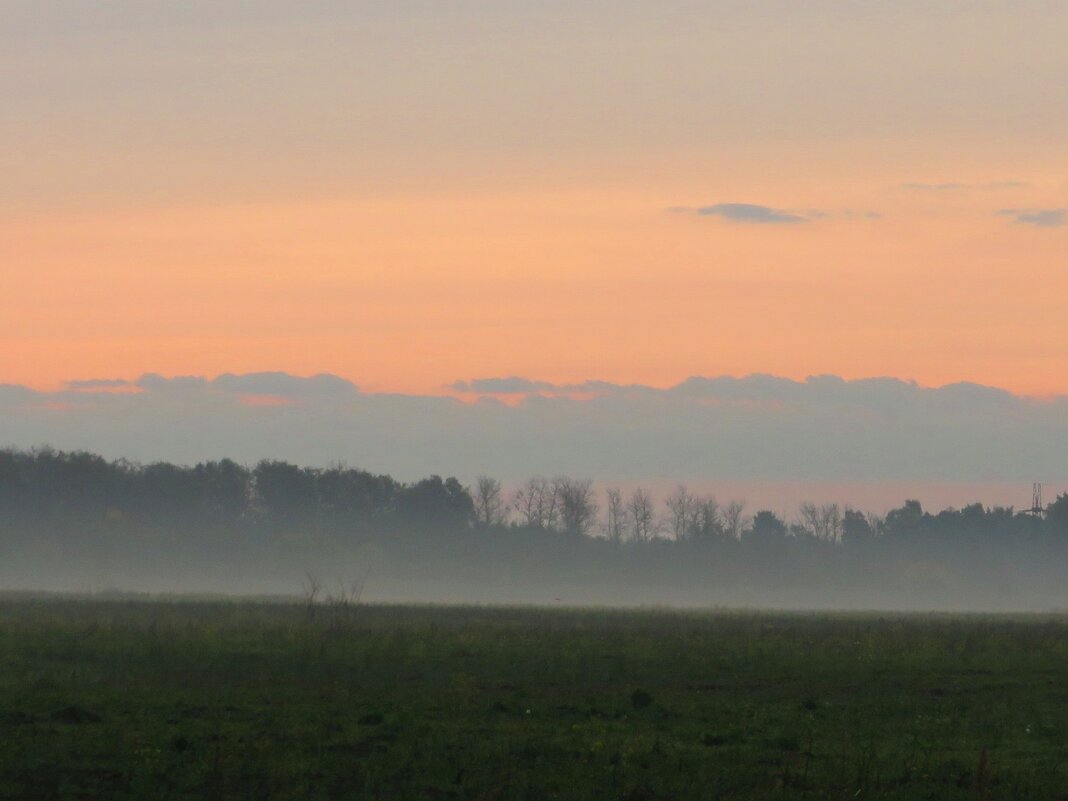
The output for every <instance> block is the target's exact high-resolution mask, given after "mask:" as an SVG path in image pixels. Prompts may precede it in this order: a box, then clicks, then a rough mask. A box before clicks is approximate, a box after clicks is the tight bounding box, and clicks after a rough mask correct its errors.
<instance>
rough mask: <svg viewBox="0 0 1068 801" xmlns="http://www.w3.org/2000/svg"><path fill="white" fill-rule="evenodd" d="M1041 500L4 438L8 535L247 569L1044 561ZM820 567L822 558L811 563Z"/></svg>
mask: <svg viewBox="0 0 1068 801" xmlns="http://www.w3.org/2000/svg"><path fill="white" fill-rule="evenodd" d="M1042 512H1043V513H1042V514H1039V515H1033V514H1030V510H1028V512H1027V513H1019V512H1016V511H1015V510H1014V509H1012V508H1005V507H994V508H988V507H984V506H983V505H981V504H978V503H976V504H972V505H970V506H966V507H964V508H963V509H946V510H943V511H941V512H938V513H934V514H932V513H929V512H927V511H925V510H924V509H923V508H922V507H921V506H920V504H919V502H918V501H914V500H910V501H906V502H905V503H904V504H903V505H902V506H901V507H899V508H896V509H893V510H891V511H890V512H888V513H887V514H886V515H885V516H879V515H874V514H869V513H864V512H861V511H859V510H856V509H853V508H850V507H841V506H839V505H837V504H833V503H831V504H814V503H804V504H801V506H800V507H799V509H798V510H797V513H796V515H795V516H794V517H793V518H792V519H784V518H783V517H781V516H780V515H778V514H776V513H774V512H772V511H769V510H766V509H757V510H755V511H754V513H752V514H747V513H746V507H745V504H744V502H742V501H738V500H732V501H729V502H725V503H721V502H719V501H718V500H717V499H716V498H714V497H712V496H710V495H698V494H695V493H693V492H691V491H690V490H689V489H687V488H686V487H685V486H682V485H680V486H678V487H676V488H675V489H674V490H673V491H671V492H670V493H668V494H667V495H666V496H665V497H663V498H662V499H660V500H659V501H657V500H655V499H654V497H653V495H652V494H651V493H650V492H649V491H648V490H647V489H645V488H641V487H638V488H632V489H630V490H629V491H624V490H623V489H621V488H619V487H607V488H604V489H603V490H601V491H598V490H597V489H596V488H595V486H594V484H593V482H592V481H590V480H588V479H576V478H571V477H567V476H558V477H554V478H546V477H534V478H531V479H529V480H528V481H526V482H525V483H523V484H522V485H521V486H519V487H517V488H515V489H514V491H511V492H509V491H508V490H506V489H505V488H504V487H503V486H502V485H501V483H500V482H499V481H498V480H496V479H494V478H490V477H486V476H483V477H480V478H479V479H477V481H476V482H475V483H474V484H473V485H472V486H465V485H463V484H462V483H461V482H460V481H459V480H457V479H456V478H452V477H448V478H442V477H440V476H431V477H429V478H425V479H422V480H420V481H414V482H400V481H397V480H395V479H393V478H391V477H390V476H386V475H376V474H374V473H370V472H367V471H364V470H358V469H354V468H350V467H345V466H343V465H334V466H331V467H327V468H309V467H300V466H297V465H293V464H290V463H288V462H283V461H274V460H265V461H262V462H260V463H259V464H257V465H255V466H254V467H252V468H248V467H245V466H242V465H240V464H237V463H235V462H233V461H231V460H228V459H223V460H220V461H213V462H203V463H201V464H197V465H194V466H179V465H174V464H168V463H165V462H159V463H153V464H136V463H133V462H129V461H125V460H117V461H108V460H106V459H103V458H101V457H100V456H97V455H94V454H91V453H85V452H62V451H55V450H51V449H48V448H42V449H37V450H31V451H24V450H0V545H3V546H25V547H26V548H30V549H33V552H35V553H38V554H44V555H45V556H47V555H48V554H60V555H62V554H64V553H67V554H83V555H84V554H89V555H90V556H93V555H94V554H95V556H94V557H93V558H97V559H100V560H103V559H105V557H106V558H107V559H110V560H115V559H119V558H120V557H121V556H122V555H123V554H125V553H130V554H132V553H134V552H137V553H139V554H140V557H139V558H140V559H141V561H142V562H144V561H145V560H148V559H152V558H155V559H156V560H157V561H158V560H159V559H161V558H164V559H171V558H174V559H178V557H179V556H181V555H182V554H184V555H185V556H184V557H182V558H187V559H201V560H209V561H220V562H226V563H227V564H234V563H241V564H242V565H243V566H245V567H248V566H249V565H252V564H254V563H255V558H256V556H257V554H262V553H267V552H268V551H270V552H272V553H277V552H279V550H278V549H281V550H282V552H284V554H286V555H287V556H286V558H292V559H297V558H302V557H301V556H300V555H301V554H303V553H307V552H311V551H315V552H316V553H319V554H320V556H321V557H322V558H324V559H328V558H333V557H330V556H329V554H335V555H337V554H343V553H345V549H346V548H351V547H352V546H354V545H356V546H358V545H360V544H361V543H363V544H367V543H374V544H375V545H376V547H378V548H379V549H380V550H381V549H385V550H384V551H383V553H386V554H387V555H388V556H389V557H390V558H391V559H393V560H395V561H403V562H404V563H406V564H408V563H410V564H416V563H419V561H420V560H423V561H424V562H426V563H427V564H430V563H431V562H433V561H434V560H439V561H440V560H441V559H452V560H456V561H458V562H461V563H463V564H465V565H468V566H470V565H475V564H484V565H497V566H498V567H495V568H492V569H493V570H498V568H499V569H500V570H505V571H507V570H510V569H511V567H509V565H514V564H519V563H522V564H523V565H525V566H526V569H529V570H531V571H536V570H540V571H542V573H541V574H540V575H543V576H549V577H555V576H557V575H559V574H560V572H561V571H560V568H561V565H569V566H570V567H574V566H575V565H578V564H579V563H580V562H582V560H586V563H587V564H589V565H602V566H604V565H607V564H608V563H609V562H611V561H612V560H615V564H616V565H617V567H618V569H619V570H620V571H622V572H621V575H624V574H625V575H630V576H632V577H633V576H634V575H636V574H635V573H634V572H633V571H634V570H635V569H637V568H636V567H635V565H634V564H633V563H632V561H627V560H629V559H631V558H632V557H631V556H625V557H624V555H626V554H630V555H632V556H633V557H634V558H639V557H640V558H641V559H643V560H646V565H647V566H648V565H653V564H654V563H656V564H660V565H661V567H660V568H657V569H656V570H659V571H660V573H658V575H665V576H666V575H669V574H670V575H674V574H672V572H671V571H673V570H676V568H675V567H670V565H669V563H671V562H672V560H674V561H675V562H678V565H679V566H678V568H677V570H678V571H683V572H678V575H683V574H684V570H691V569H697V567H696V566H697V565H699V564H702V565H704V566H705V567H703V568H701V569H707V570H713V569H719V570H721V571H723V574H724V575H723V577H721V580H724V581H730V580H741V578H740V577H745V576H753V575H758V576H759V575H764V576H765V577H767V576H772V575H774V576H776V577H781V576H784V575H785V576H791V577H794V578H796V577H799V576H806V575H807V576H809V577H810V579H808V580H811V581H823V580H824V579H823V578H822V576H824V575H825V574H826V573H827V572H828V571H831V572H833V571H839V572H841V571H844V570H845V569H846V568H844V567H842V565H843V564H845V562H842V560H841V558H840V557H838V556H835V554H839V555H841V556H843V557H844V556H849V557H850V559H853V560H854V561H853V562H850V563H849V564H852V565H853V567H852V568H849V569H850V570H854V571H855V570H856V569H857V567H856V565H857V564H860V562H856V559H860V560H861V562H863V564H865V565H866V566H865V567H864V570H868V571H872V570H875V571H892V570H898V571H899V574H901V575H906V574H907V575H908V576H915V575H924V576H929V575H936V576H944V575H948V572H947V571H954V570H960V569H964V568H963V567H962V566H966V567H967V569H968V570H980V569H981V570H987V571H989V570H991V569H992V568H991V567H990V566H991V565H992V564H994V563H995V562H996V561H997V560H1002V561H1004V560H1010V561H1011V560H1016V561H1020V560H1021V559H1030V560H1031V563H1033V564H1031V566H1029V567H1028V570H1031V569H1032V567H1033V568H1034V569H1036V570H1048V569H1050V567H1049V566H1050V564H1052V562H1051V559H1053V558H1054V557H1050V556H1049V554H1050V553H1052V552H1049V551H1048V550H1047V551H1042V550H1041V549H1042V548H1048V546H1049V545H1050V544H1051V543H1053V544H1060V543H1068V494H1066V495H1061V496H1059V497H1058V498H1056V499H1055V500H1054V501H1053V502H1052V503H1050V504H1049V505H1048V507H1047V508H1046V509H1045V510H1042ZM1058 547H1060V546H1059V545H1058ZM591 548H592V549H593V550H590V549H591ZM10 552H12V551H10V549H9V553H10ZM612 553H617V554H620V555H621V556H619V557H618V558H617V557H616V556H612V555H611V554H612ZM1057 553H1058V554H1059V553H1060V551H1058V552H1057ZM672 554H674V556H673V555H672ZM697 554H703V555H701V556H699V557H698V556H696V555H697ZM153 555H154V556H153ZM161 555H165V556H161ZM850 555H851V556H850ZM42 558H43V557H42ZM78 558H80V557H78ZM1056 558H1060V557H1059V556H1057V557H1056ZM784 559H786V560H787V561H786V562H784V561H783V560H784ZM620 560H622V561H620ZM657 560H659V561H657ZM791 560H792V561H791ZM991 560H994V561H993V562H992V561H991ZM1029 564H1030V563H1029ZM665 565H667V566H666V567H665ZM709 565H712V566H716V565H718V566H719V567H715V568H710V567H709ZM813 565H823V567H822V568H820V570H823V571H824V572H823V573H816V574H813V573H812V572H811V571H812V570H813V569H814V568H813V567H812V566H813ZM487 569H490V568H487ZM605 569H607V568H605ZM613 569H616V568H613ZM648 569H649V570H650V571H652V572H656V571H655V570H653V568H651V567H649V568H648ZM627 571H630V572H627ZM806 571H808V572H806ZM940 571H941V572H940ZM531 575H533V573H532V574H531ZM685 575H687V576H689V575H691V574H690V573H685ZM1021 575H1022V574H1021ZM812 576H816V578H812ZM686 580H691V579H686ZM776 580H778V578H777V579H776ZM910 580H911V579H910Z"/></svg>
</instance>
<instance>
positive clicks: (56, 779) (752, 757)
mask: <svg viewBox="0 0 1068 801" xmlns="http://www.w3.org/2000/svg"><path fill="white" fill-rule="evenodd" d="M1066 733H1068V618H1063V617H1059V616H1053V615H1046V616H1037V615H1036V616H996V617H992V616H981V615H876V614H815V613H813V614H797V613H769V612H764V613H757V612H737V611H710V612H678V611H667V610H642V611H622V610H595V609H534V608H501V607H497V608H490V607H485V608H480V607H434V606H387V605H368V604H364V605H348V606H341V605H338V606H334V607H330V606H325V605H324V606H318V607H308V606H306V605H303V604H301V603H297V602H281V601H273V602H267V601H259V602H253V601H227V600H201V601H181V602H179V601H164V600H131V599H111V600H101V599H73V598H64V597H7V598H4V599H0V798H5V799H7V798H11V799H349V798H351V799H487V800H489V799H531V800H533V799H591V801H592V800H593V799H597V801H604V800H605V799H627V800H629V801H639V800H640V799H765V798H766V799H823V798H827V799H855V798H870V799H874V798H879V799H991V800H993V799H1014V800H1018V799H1053V798H1068V760H1066V757H1068V747H1066V743H1068V737H1066Z"/></svg>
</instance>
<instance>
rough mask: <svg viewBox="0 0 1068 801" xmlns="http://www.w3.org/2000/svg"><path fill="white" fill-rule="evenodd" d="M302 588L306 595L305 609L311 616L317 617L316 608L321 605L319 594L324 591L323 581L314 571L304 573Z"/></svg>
mask: <svg viewBox="0 0 1068 801" xmlns="http://www.w3.org/2000/svg"><path fill="white" fill-rule="evenodd" d="M300 588H301V590H302V594H303V596H304V611H305V613H306V614H307V615H308V617H309V618H312V617H315V608H316V607H317V606H318V605H319V595H320V594H321V593H322V591H323V581H322V579H320V578H319V577H318V576H317V575H315V574H314V573H311V572H308V573H305V574H304V579H303V580H302V581H301V582H300Z"/></svg>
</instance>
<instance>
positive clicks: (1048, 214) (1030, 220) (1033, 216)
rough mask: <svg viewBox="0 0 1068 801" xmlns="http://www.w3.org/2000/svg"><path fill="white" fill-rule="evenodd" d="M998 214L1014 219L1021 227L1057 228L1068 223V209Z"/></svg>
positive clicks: (1003, 210) (1003, 211) (1029, 210)
mask: <svg viewBox="0 0 1068 801" xmlns="http://www.w3.org/2000/svg"><path fill="white" fill-rule="evenodd" d="M998 214H1001V215H1003V216H1006V217H1012V218H1013V222H1014V223H1017V224H1019V225H1034V226H1037V227H1039V228H1056V227H1058V226H1061V225H1065V224H1066V223H1068V209H1001V210H1000V211H999V212H998Z"/></svg>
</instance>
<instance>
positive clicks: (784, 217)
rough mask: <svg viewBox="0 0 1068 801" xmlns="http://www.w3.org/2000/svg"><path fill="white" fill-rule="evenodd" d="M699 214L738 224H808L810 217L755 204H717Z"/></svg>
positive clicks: (699, 209)
mask: <svg viewBox="0 0 1068 801" xmlns="http://www.w3.org/2000/svg"><path fill="white" fill-rule="evenodd" d="M696 211H697V214H699V215H701V216H702V217H722V218H723V219H725V220H730V221H731V222H738V223H758V224H783V223H803V222H808V219H809V218H808V217H803V216H801V215H800V214H795V213H793V212H791V211H786V210H783V209H773V208H771V207H770V206H758V205H756V204H753V203H717V204H716V205H714V206H701V207H700V208H698V209H697V210H696Z"/></svg>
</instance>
